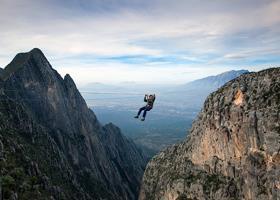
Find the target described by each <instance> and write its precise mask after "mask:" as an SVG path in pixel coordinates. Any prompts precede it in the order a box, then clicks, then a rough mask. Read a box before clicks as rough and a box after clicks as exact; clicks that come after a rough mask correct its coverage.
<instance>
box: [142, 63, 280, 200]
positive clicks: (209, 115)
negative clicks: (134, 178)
mask: <svg viewBox="0 0 280 200" xmlns="http://www.w3.org/2000/svg"><path fill="white" fill-rule="evenodd" d="M279 151H280V68H272V69H267V70H264V71H260V72H257V73H249V74H245V75H241V76H240V77H238V78H236V79H234V80H232V81H230V82H228V83H227V84H225V85H224V86H223V87H222V88H220V89H219V90H217V91H216V92H214V93H212V94H211V95H209V96H208V98H207V99H206V101H205V103H204V107H203V109H202V111H201V112H200V114H199V115H198V117H197V119H196V121H195V122H194V123H193V125H192V128H191V130H190V134H189V136H188V137H187V138H186V140H185V141H183V142H181V143H179V144H177V145H174V146H172V147H169V148H167V149H166V150H164V151H162V152H161V153H159V154H158V155H157V156H155V157H154V158H153V159H152V160H151V161H150V162H149V163H148V165H147V168H146V170H145V173H144V177H143V181H142V187H141V193H140V198H139V199H140V200H159V199H160V200H175V199H177V200H179V199H181V200H182V199H221V200H222V199H248V200H255V199H259V200H267V199H271V200H272V199H273V200H278V199H280V154H279V153H280V152H279Z"/></svg>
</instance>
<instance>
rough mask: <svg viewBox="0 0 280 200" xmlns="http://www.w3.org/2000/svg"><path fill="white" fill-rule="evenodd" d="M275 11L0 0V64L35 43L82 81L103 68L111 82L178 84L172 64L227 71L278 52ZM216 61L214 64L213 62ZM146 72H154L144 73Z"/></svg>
mask: <svg viewBox="0 0 280 200" xmlns="http://www.w3.org/2000/svg"><path fill="white" fill-rule="evenodd" d="M279 13H280V1H279V0H247V1H242V0H227V1H222V0H219V1H206V0H205V1H203V2H201V1H195V0H188V1H186V0H175V1H169V0H150V1H143V0H142V1H140V0H133V1H128V0H122V1H111V0H107V1H101V0H95V1H82V2H80V1H75V0H70V1H55V0H50V1H42V0H36V1H35V0H18V1H8V0H2V1H1V7H0V24H1V25H0V28H1V32H0V46H1V47H2V48H1V49H0V65H1V66H4V65H6V64H7V62H8V60H11V59H12V57H13V56H14V55H15V54H16V53H17V52H20V51H28V50H30V49H31V48H33V47H39V48H41V49H42V50H43V51H44V52H45V53H46V55H47V57H48V58H50V60H51V62H52V63H54V67H59V69H61V70H62V73H64V72H66V71H67V70H69V72H70V73H74V74H77V73H75V71H79V76H81V77H80V78H78V77H77V80H78V81H79V82H81V83H84V82H86V81H85V80H87V81H90V80H91V79H92V78H93V77H92V76H89V75H88V74H87V73H86V70H90V71H92V72H93V71H94V72H95V73H94V74H96V75H94V78H96V79H98V81H101V80H102V79H103V80H104V81H105V80H106V81H109V80H107V79H108V78H107V77H110V76H104V73H108V74H118V76H115V77H111V79H113V80H115V81H117V80H122V79H129V80H131V79H136V80H139V81H140V80H145V81H149V80H154V81H160V80H169V81H170V82H171V81H174V82H176V81H177V82H178V78H177V76H180V75H178V74H177V73H175V74H177V75H176V76H175V75H174V73H171V72H173V71H175V70H176V71H177V70H178V72H182V71H183V70H184V69H185V70H186V69H197V71H199V70H200V71H201V70H203V72H204V71H206V72H208V73H211V72H212V71H215V70H217V72H218V71H219V70H220V69H221V71H222V69H223V71H225V70H226V69H228V68H230V67H234V66H236V65H237V64H239V63H235V64H233V65H231V66H228V65H227V64H226V61H228V60H240V59H243V58H245V57H250V58H252V59H253V58H256V57H257V56H258V57H259V56H263V55H274V56H277V55H279V51H280V45H279V44H280V36H279V33H280V26H279V25H280V15H279ZM85 54H86V55H87V56H92V57H93V58H99V57H113V56H128V55H147V56H160V57H172V56H173V57H176V56H177V55H178V54H179V55H180V58H181V59H182V60H183V59H185V61H186V64H185V65H182V63H180V65H178V66H177V63H176V59H175V60H174V61H170V60H168V59H167V61H158V62H146V61H143V63H142V65H144V66H141V65H139V64H137V65H136V64H135V65H133V64H130V65H126V64H124V63H120V62H119V61H116V62H115V63H106V62H105V61H104V63H95V62H94V61H93V62H92V63H88V64H87V65H86V66H85V64H84V62H85V61H84V58H83V56H84V55H85ZM73 57H74V59H73ZM92 60H94V59H92ZM279 60H280V58H279ZM172 62H173V63H172ZM188 62H200V65H190V64H188ZM214 64H219V66H218V68H213V66H214ZM246 64H247V63H246ZM246 64H244V65H246ZM73 66H75V67H73ZM221 66H223V67H221ZM143 67H144V68H143ZM211 67H212V69H211V70H209V68H211ZM81 70H82V71H85V73H80V71H81ZM146 70H150V72H151V73H152V74H156V75H157V78H155V79H153V78H151V77H149V75H148V77H149V78H145V77H146V76H144V75H143V74H145V71H146ZM168 73H171V74H173V75H172V76H173V77H168V76H167V74H168ZM179 74H180V73H179ZM139 75H141V76H140V77H141V78H139ZM125 76H127V78H123V77H125ZM143 76H144V78H143ZM191 78H192V77H189V79H191ZM111 79H110V80H111ZM183 79H184V78H183V77H182V81H183ZM185 79H186V78H185ZM185 79H184V81H185ZM129 80H126V81H129Z"/></svg>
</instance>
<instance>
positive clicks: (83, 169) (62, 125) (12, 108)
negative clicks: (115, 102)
mask: <svg viewBox="0 0 280 200" xmlns="http://www.w3.org/2000/svg"><path fill="white" fill-rule="evenodd" d="M5 69H6V70H7V71H8V72H9V73H6V76H5V78H4V80H3V81H2V82H0V96H1V97H0V99H1V101H0V107H1V109H0V133H1V134H0V144H1V145H0V146H1V148H0V155H2V157H3V159H2V160H1V163H0V164H1V166H3V168H2V169H1V175H2V176H3V177H2V178H4V180H9V181H11V180H14V181H15V180H18V181H17V182H12V183H13V184H12V185H10V182H9V181H8V182H7V183H6V182H5V184H4V185H3V187H2V185H1V187H0V193H1V192H2V195H4V197H5V198H12V197H14V196H17V197H18V198H20V199H30V198H31V197H32V198H45V199H52V198H54V199H114V200H120V199H137V195H138V191H139V184H140V179H141V176H142V174H143V170H144V166H145V164H146V161H145V158H144V155H142V152H141V151H140V150H139V149H138V147H136V145H135V144H134V143H133V142H132V141H131V140H129V139H127V138H126V137H124V136H123V135H122V133H121V131H120V129H118V128H117V127H116V126H115V125H113V124H107V125H105V126H103V125H102V124H100V122H99V121H98V119H97V117H96V116H95V114H94V112H93V111H92V110H91V109H89V108H88V106H87V104H86V102H85V100H84V99H83V97H82V96H81V94H80V92H79V91H78V90H77V87H76V85H75V83H74V81H73V79H72V78H71V76H70V75H69V74H66V75H65V77H64V78H62V77H61V76H60V75H59V74H58V73H57V71H55V70H54V69H53V68H52V66H51V65H50V63H49V62H48V60H47V59H46V57H45V56H44V54H43V53H42V51H40V50H39V49H36V48H35V49H33V50H31V51H30V52H28V53H22V54H18V55H17V56H16V57H15V58H14V59H13V61H12V62H11V63H10V64H9V65H8V66H7V67H6V68H5ZM13 149H16V151H14V150H13ZM19 155H20V156H19ZM10 165H12V166H13V168H15V169H20V171H21V176H22V177H21V179H17V177H16V175H15V174H13V170H12V171H11V170H9V166H10ZM34 166H35V168H34ZM32 177H34V178H32ZM59 177H61V178H59ZM33 179H34V180H35V179H36V181H35V182H36V183H35V184H34V181H33V182H32V180H33ZM26 184H27V185H29V186H28V188H27V189H26V190H20V189H19V188H21V187H23V186H24V185H26ZM33 185H36V188H37V189H36V190H35V189H33Z"/></svg>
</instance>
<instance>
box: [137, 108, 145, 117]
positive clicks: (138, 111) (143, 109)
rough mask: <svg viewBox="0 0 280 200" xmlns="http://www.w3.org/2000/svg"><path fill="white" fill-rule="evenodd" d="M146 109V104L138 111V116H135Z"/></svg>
mask: <svg viewBox="0 0 280 200" xmlns="http://www.w3.org/2000/svg"><path fill="white" fill-rule="evenodd" d="M145 109H146V106H144V107H142V108H140V109H139V111H138V113H137V116H135V117H139V115H140V114H141V112H142V111H143V110H145Z"/></svg>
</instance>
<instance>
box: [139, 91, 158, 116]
mask: <svg viewBox="0 0 280 200" xmlns="http://www.w3.org/2000/svg"><path fill="white" fill-rule="evenodd" d="M155 100H156V95H155V94H150V95H147V94H145V97H144V102H147V104H146V105H145V106H144V107H142V108H140V109H139V111H138V113H137V115H136V116H135V117H134V118H139V115H140V114H141V112H142V111H144V113H143V117H142V118H141V121H144V120H145V117H146V114H147V111H150V110H152V108H153V105H154V102H155Z"/></svg>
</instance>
